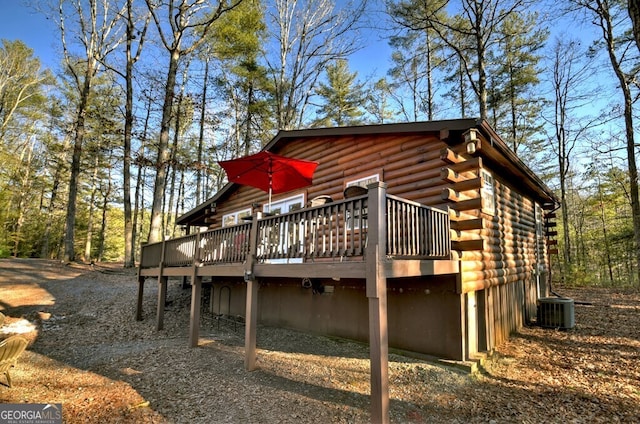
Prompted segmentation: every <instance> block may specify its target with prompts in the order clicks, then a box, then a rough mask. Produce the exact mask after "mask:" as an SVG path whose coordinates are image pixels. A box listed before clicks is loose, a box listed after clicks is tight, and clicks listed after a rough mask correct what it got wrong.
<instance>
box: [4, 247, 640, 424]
mask: <svg viewBox="0 0 640 424" xmlns="http://www.w3.org/2000/svg"><path fill="white" fill-rule="evenodd" d="M155 286H156V285H155V284H153V283H151V282H150V283H148V284H147V285H146V287H145V299H144V308H145V315H144V320H143V321H140V322H137V321H135V320H134V319H133V317H134V312H135V311H134V310H135V297H136V282H135V272H133V271H127V272H125V271H124V270H122V269H121V268H119V267H118V266H115V265H114V266H111V267H106V266H102V267H96V269H92V268H91V267H88V266H80V265H72V266H62V265H61V264H58V263H56V262H54V261H44V260H26V259H20V260H14V259H11V260H7V259H4V260H0V311H2V312H3V313H5V314H6V315H7V316H8V318H7V322H6V325H5V326H4V327H2V329H0V338H3V337H7V336H8V335H9V334H12V333H21V334H23V335H24V336H26V337H27V338H28V339H29V340H30V345H29V347H28V350H27V351H26V352H25V354H24V355H23V356H22V357H21V360H20V362H19V364H18V366H17V367H16V368H15V369H14V371H13V372H12V378H13V381H14V387H13V388H12V389H9V388H8V387H6V386H4V385H0V403H21V402H28V403H62V404H63V417H64V421H65V422H67V423H98V422H99V423H141V422H149V423H150V422H153V423H213V422H215V423H329V422H333V423H365V422H368V421H369V398H368V391H369V374H368V367H369V364H368V350H367V347H366V345H362V344H359V343H352V342H348V341H345V340H340V339H333V338H326V337H316V336H311V335H306V334H302V333H298V332H294V331H288V330H282V329H274V328H263V327H261V328H259V330H258V348H259V350H258V367H259V369H258V370H257V371H254V372H251V373H248V372H246V371H244V362H243V361H244V358H243V329H242V328H241V326H234V325H230V324H225V323H221V322H219V321H216V320H215V319H214V318H213V317H212V316H211V315H209V314H208V313H204V312H203V316H202V322H201V339H200V343H199V347H198V348H195V349H190V348H188V347H187V330H188V320H189V307H188V305H189V296H190V291H189V290H184V289H182V288H181V286H180V284H179V282H177V281H172V282H170V284H169V293H168V299H169V301H170V303H169V304H168V305H167V309H166V312H165V329H164V330H163V331H160V332H157V331H155V329H154V326H155V305H156V296H157V292H156V287H155ZM558 290H559V291H562V293H563V294H565V295H568V296H570V297H573V298H575V299H576V300H579V301H581V302H584V303H585V304H579V305H576V311H575V312H576V328H575V329H574V330H571V331H555V330H545V329H541V328H537V327H530V328H525V329H523V331H522V332H521V334H519V335H516V336H514V337H513V338H512V340H510V341H509V342H508V343H506V344H505V345H503V346H501V347H500V349H499V350H498V351H497V352H496V353H495V355H494V356H493V358H492V360H490V361H488V362H487V363H486V364H485V366H484V369H483V370H482V372H480V373H477V374H475V375H468V374H464V373H460V372H457V371H455V370H452V369H450V368H446V367H442V366H440V365H437V364H434V363H432V362H426V361H421V360H417V359H413V358H408V357H405V356H401V355H396V354H392V355H391V356H390V369H389V375H390V386H391V388H390V390H391V393H390V395H391V421H392V422H395V423H511V422H520V423H534V422H535V423H539V422H547V423H548V422H557V423H565V422H575V423H581V422H584V423H593V422H602V423H610V422H628V423H632V422H640V408H639V407H638V405H640V295H639V294H638V292H637V291H635V292H634V291H632V292H621V291H615V290H605V289H590V290H579V291H577V290H569V289H558ZM1 382H4V379H3V378H2V377H0V384H1Z"/></svg>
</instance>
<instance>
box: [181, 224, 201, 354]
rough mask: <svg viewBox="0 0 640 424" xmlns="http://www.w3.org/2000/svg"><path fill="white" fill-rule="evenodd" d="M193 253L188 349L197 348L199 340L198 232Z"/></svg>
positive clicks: (199, 278) (199, 283) (199, 277)
mask: <svg viewBox="0 0 640 424" xmlns="http://www.w3.org/2000/svg"><path fill="white" fill-rule="evenodd" d="M193 252H194V254H193V265H192V268H191V313H190V315H189V347H196V346H198V339H199V338H200V308H201V306H202V276H200V275H198V268H199V267H200V231H198V233H197V234H196V241H195V246H194V249H193ZM183 284H184V279H183Z"/></svg>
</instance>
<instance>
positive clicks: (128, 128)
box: [122, 0, 135, 268]
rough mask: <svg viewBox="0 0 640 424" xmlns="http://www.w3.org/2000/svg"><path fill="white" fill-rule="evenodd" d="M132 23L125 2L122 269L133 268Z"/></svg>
mask: <svg viewBox="0 0 640 424" xmlns="http://www.w3.org/2000/svg"><path fill="white" fill-rule="evenodd" d="M134 30H135V28H134V23H133V18H132V15H131V0H129V1H127V63H126V65H125V66H126V70H125V84H126V93H125V95H126V100H125V114H124V152H123V156H124V161H123V165H122V178H123V180H124V181H123V182H122V185H123V192H122V195H123V199H122V201H123V203H124V267H125V268H133V267H134V266H135V258H134V253H133V252H134V235H133V232H134V230H133V219H132V217H131V134H132V132H133V59H132V57H131V42H132V40H133V37H134V34H133V32H134Z"/></svg>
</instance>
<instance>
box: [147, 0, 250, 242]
mask: <svg viewBox="0 0 640 424" xmlns="http://www.w3.org/2000/svg"><path fill="white" fill-rule="evenodd" d="M145 1H146V3H147V7H148V8H149V11H150V12H151V16H152V17H153V21H154V22H155V25H156V28H157V30H158V33H159V35H160V40H161V41H162V45H163V46H164V48H165V49H166V50H167V52H168V53H169V66H168V67H167V74H166V75H167V76H166V81H165V86H164V90H165V91H164V102H163V105H162V120H161V123H160V139H159V142H158V146H157V158H156V177H155V183H154V188H153V203H152V206H151V226H150V229H149V242H156V241H159V240H161V239H162V237H163V236H162V234H161V232H162V222H163V217H162V204H163V199H164V191H165V187H166V180H167V172H168V162H169V154H170V150H169V130H170V126H171V117H172V115H171V114H172V108H173V99H174V89H175V85H176V75H177V72H178V64H179V62H180V59H181V58H182V57H183V56H186V55H189V54H191V53H192V52H193V51H194V50H196V49H197V48H198V46H200V45H201V44H202V43H203V42H204V41H205V40H206V37H207V33H208V32H209V31H210V29H211V27H212V25H213V24H214V22H215V21H216V20H217V19H218V18H219V17H220V16H221V15H222V14H223V13H226V12H228V11H230V10H232V9H233V8H235V7H236V6H237V5H238V4H240V2H241V1H242V0H232V1H231V2H226V1H220V2H218V3H217V4H212V2H209V1H204V0H195V1H191V2H190V1H188V0H179V1H178V0H167V1H166V2H162V1H160V0H145ZM214 3H215V2H214ZM183 42H185V43H188V44H187V45H184V46H183Z"/></svg>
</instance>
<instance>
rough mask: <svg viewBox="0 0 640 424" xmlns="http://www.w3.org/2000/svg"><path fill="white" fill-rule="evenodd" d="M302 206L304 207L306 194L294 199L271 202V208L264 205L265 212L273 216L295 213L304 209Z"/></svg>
mask: <svg viewBox="0 0 640 424" xmlns="http://www.w3.org/2000/svg"><path fill="white" fill-rule="evenodd" d="M302 205H304V194H299V195H297V196H293V197H287V198H286V199H282V200H277V201H275V202H271V208H269V205H268V204H267V205H263V207H262V208H263V210H264V212H266V213H271V214H272V215H280V214H282V213H287V212H293V211H296V210H298V209H302Z"/></svg>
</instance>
